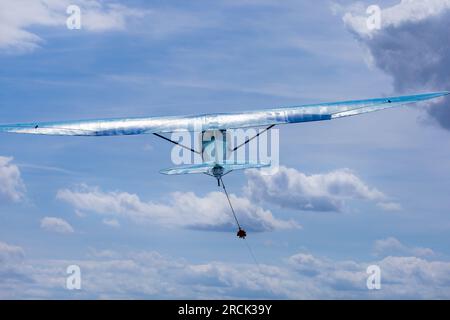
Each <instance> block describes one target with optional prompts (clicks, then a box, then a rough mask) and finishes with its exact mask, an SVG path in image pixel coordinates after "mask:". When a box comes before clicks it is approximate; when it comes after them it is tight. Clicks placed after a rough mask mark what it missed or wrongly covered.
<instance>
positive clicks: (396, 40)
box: [344, 0, 450, 129]
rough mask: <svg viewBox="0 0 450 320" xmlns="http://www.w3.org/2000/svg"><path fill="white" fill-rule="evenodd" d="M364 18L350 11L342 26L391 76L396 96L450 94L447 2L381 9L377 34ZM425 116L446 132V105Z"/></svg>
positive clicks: (449, 110) (449, 107)
mask: <svg viewBox="0 0 450 320" xmlns="http://www.w3.org/2000/svg"><path fill="white" fill-rule="evenodd" d="M366 17H367V16H366V15H365V14H363V13H361V12H353V13H352V12H349V13H347V14H346V15H345V16H344V22H345V24H346V25H347V27H348V29H349V30H350V31H351V32H352V33H353V34H354V35H355V37H356V39H357V40H358V41H359V42H360V43H361V44H362V45H363V46H364V47H366V48H367V49H368V52H369V54H370V56H371V61H372V62H373V64H374V65H375V66H376V67H378V68H380V69H381V70H383V71H384V72H386V73H387V74H388V75H390V76H392V79H393V83H394V88H395V90H396V91H397V92H398V93H405V94H407V93H411V92H424V91H443V90H450V46H449V45H448V43H449V42H450V36H449V32H448V21H449V20H450V1H448V0H413V1H406V0H403V1H401V3H399V4H397V5H394V6H392V7H388V8H385V9H383V10H382V15H381V18H382V20H381V21H382V25H381V30H374V31H371V30H368V29H367V27H366V24H365V21H366ZM427 113H428V115H429V116H430V117H431V119H433V120H434V121H435V122H437V123H438V124H439V125H440V126H442V127H443V128H446V129H450V100H449V99H448V98H445V99H442V100H441V101H440V102H437V103H434V104H431V105H429V106H428V108H427Z"/></svg>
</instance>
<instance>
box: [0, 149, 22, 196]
mask: <svg viewBox="0 0 450 320" xmlns="http://www.w3.org/2000/svg"><path fill="white" fill-rule="evenodd" d="M12 161H13V158H10V157H2V156H0V201H2V200H10V201H14V202H18V201H20V200H22V199H23V196H24V191H25V186H24V184H23V181H22V178H21V176H20V170H19V168H18V167H17V166H16V165H14V164H12Z"/></svg>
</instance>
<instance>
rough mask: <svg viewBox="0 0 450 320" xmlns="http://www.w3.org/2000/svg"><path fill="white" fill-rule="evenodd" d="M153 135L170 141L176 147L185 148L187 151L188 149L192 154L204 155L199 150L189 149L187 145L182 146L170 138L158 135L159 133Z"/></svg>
mask: <svg viewBox="0 0 450 320" xmlns="http://www.w3.org/2000/svg"><path fill="white" fill-rule="evenodd" d="M153 134H154V135H155V136H157V137H159V138H161V139H164V140H166V141H169V142H171V143H173V144H176V145H178V146H180V147H182V148H185V149H187V150H189V151H191V152H194V153H197V154H202V153H201V152H200V151H197V150H195V149H192V148H189V147H187V146H185V145H182V144H181V143H179V142H176V141H173V140H171V139H169V138H167V137H164V136H163V135H160V134H157V133H153Z"/></svg>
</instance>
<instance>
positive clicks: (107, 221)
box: [102, 218, 120, 228]
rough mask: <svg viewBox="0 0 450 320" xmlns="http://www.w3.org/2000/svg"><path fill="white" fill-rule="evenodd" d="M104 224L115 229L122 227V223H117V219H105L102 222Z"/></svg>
mask: <svg viewBox="0 0 450 320" xmlns="http://www.w3.org/2000/svg"><path fill="white" fill-rule="evenodd" d="M102 222H103V224H105V225H107V226H109V227H113V228H118V227H120V223H119V221H117V220H116V219H107V218H105V219H103V220H102Z"/></svg>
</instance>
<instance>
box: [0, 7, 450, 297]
mask: <svg viewBox="0 0 450 320" xmlns="http://www.w3.org/2000/svg"><path fill="white" fill-rule="evenodd" d="M47 2H48V1H45V0H41V1H35V2H34V4H33V5H31V4H30V3H31V2H29V3H27V1H24V3H23V4H20V3H19V4H17V2H15V1H2V3H1V4H0V8H1V9H2V13H1V15H4V17H6V18H4V19H2V20H3V22H0V37H1V38H0V66H1V68H0V122H1V123H18V122H28V121H33V122H34V121H53V120H78V119H89V118H98V117H101V118H106V117H122V116H123V117H129V116H161V115H184V114H196V113H205V112H223V111H240V110H249V109H258V108H268V107H276V106H284V105H298V104H302V103H311V102H327V101H337V100H348V99H359V98H372V97H378V96H384V95H387V94H402V93H416V92H418V93H419V92H423V91H430V90H448V89H449V86H446V84H450V81H449V80H448V75H447V74H448V70H449V68H450V64H448V59H444V58H442V56H447V55H446V51H445V50H447V51H448V48H445V47H444V48H442V47H440V46H442V44H441V43H442V42H445V41H441V42H439V41H436V39H431V40H430V41H427V39H422V38H420V37H422V36H423V35H422V34H417V33H414V32H413V31H410V30H415V28H417V23H419V24H422V26H424V27H429V28H432V30H434V31H435V34H437V36H436V37H438V36H439V35H440V36H441V38H442V39H445V37H448V34H447V33H444V31H442V33H441V34H440V33H439V32H440V31H441V30H444V29H445V28H446V27H445V23H444V21H445V19H444V18H443V17H446V16H448V15H449V11H450V4H448V3H447V2H446V1H441V2H440V4H439V6H438V10H436V11H437V12H438V17H435V16H433V15H432V14H429V15H427V14H424V16H420V17H419V18H417V17H416V16H414V15H415V14H417V11H414V10H409V9H411V8H410V7H409V6H412V7H413V6H414V4H415V3H417V2H414V1H412V2H411V3H410V4H407V3H406V4H405V3H403V4H401V5H398V2H397V1H379V5H380V7H381V8H382V9H383V12H385V13H387V15H386V27H385V28H382V29H381V30H380V31H379V33H377V34H374V35H366V34H364V32H361V30H360V29H358V28H359V27H358V24H357V22H358V20H357V18H358V17H364V16H365V13H364V11H365V10H364V9H365V8H366V7H367V6H368V5H369V4H372V3H366V2H360V3H359V4H355V3H353V2H352V1H335V2H329V1H319V2H311V1H308V2H306V1H305V2H302V1H283V2H280V1H272V0H262V1H252V0H247V1H215V2H211V1H190V2H188V1H171V2H160V1H126V2H125V1H123V2H122V3H121V2H120V1H114V2H112V1H104V2H100V1H94V0H93V1H87V0H84V1H72V2H70V3H77V4H79V5H80V7H81V8H82V19H83V17H84V15H87V17H88V18H86V20H85V21H86V24H85V25H84V24H82V26H83V27H82V29H81V30H68V29H67V28H66V27H65V18H66V14H65V5H66V4H65V3H64V1H63V2H62V3H63V4H64V5H63V4H61V5H49V6H43V4H45V3H47ZM422 2H425V3H427V5H429V7H430V8H432V7H433V6H437V4H436V3H437V2H436V1H432V0H430V1H422ZM49 3H50V2H49ZM27 4H28V6H27ZM68 4H69V2H68ZM40 6H42V7H40ZM43 7H45V8H46V9H45V10H44V9H42V8H43ZM5 8H7V10H3V9H5ZM13 8H16V9H17V10H12V9H13ZM392 8H394V9H392ZM8 9H11V10H8ZM46 10H47V11H46ZM422 11H423V10H422ZM349 13H351V15H349ZM343 17H345V18H344V19H343ZM396 19H397V20H396ZM439 19H441V20H439ZM82 21H83V20H82ZM396 23H397V24H396ZM445 30H446V29H445ZM408 31H410V32H412V33H411V37H414V36H415V37H416V38H415V39H414V38H413V39H414V40H416V41H417V42H421V43H425V44H427V47H426V48H425V49H423V48H422V49H420V50H419V49H417V51H415V50H414V49H415V48H418V47H419V46H418V45H415V44H414V41H413V43H412V44H411V41H410V40H411V38H410V37H409V38H408V37H405V38H406V39H407V40H408V41H406V40H405V42H402V41H403V39H400V40H399V43H397V44H395V46H394V49H392V47H390V46H392V43H391V42H390V41H389V39H390V38H389V37H390V35H395V34H396V32H403V34H405V33H407V32H408ZM21 32H26V33H27V35H26V36H23V33H21ZM30 35H31V36H30ZM411 46H412V47H411ZM395 50H398V52H397V51H395ZM422 50H425V51H426V52H431V53H434V54H435V55H436V56H433V55H431V54H430V55H431V58H430V57H424V55H423V52H424V51H422ZM393 51H394V52H396V53H398V54H396V55H390V54H389V53H390V52H393ZM407 52H412V53H411V55H410V56H409V59H412V55H413V54H414V53H416V54H417V60H411V61H414V65H412V64H407V63H405V62H404V58H403V55H402V54H406V53H407ZM439 53H440V54H442V56H439V55H438V54H439ZM441 58H442V59H441ZM389 59H391V60H389ZM395 59H397V60H395ZM420 59H426V60H425V61H426V62H427V61H433V63H429V64H426V68H425V67H424V69H423V70H422V69H420V68H419V67H417V66H418V65H424V64H423V63H420V62H421V60H420ZM427 59H428V60H427ZM395 66H398V67H395ZM413 67H414V70H415V72H416V73H415V74H413V75H414V77H413V76H412V75H411V74H410V73H408V72H407V71H408V70H409V69H410V68H413ZM417 68H419V69H417ZM416 69H417V70H416ZM443 70H444V71H445V72H443ZM402 74H405V77H404V79H405V80H402V79H403V78H402ZM435 74H436V76H434V75H435ZM420 77H423V78H420ZM413 79H414V80H413ZM437 107H440V108H445V107H448V99H447V101H446V102H445V101H444V102H441V103H440V104H439V105H433V106H426V105H419V106H414V107H408V108H401V109H396V110H389V111H384V112H379V113H374V114H367V115H363V116H360V117H351V118H347V119H342V120H336V121H329V122H324V123H305V124H300V125H288V126H285V127H282V128H280V140H281V145H280V162H281V164H282V165H283V166H284V168H283V170H286V172H288V173H286V172H285V171H283V172H285V173H286V176H283V177H281V178H283V179H284V180H282V181H285V182H289V181H291V182H292V184H294V185H302V186H303V187H301V188H300V187H291V188H289V187H288V186H287V185H286V186H285V187H281V188H280V189H275V193H274V194H272V196H271V197H269V196H267V195H265V196H264V197H263V198H258V196H257V195H255V192H256V191H255V190H257V189H258V188H255V187H254V185H255V183H256V182H258V181H259V183H261V181H260V180H258V179H259V176H258V175H257V174H256V173H247V174H244V173H233V174H231V175H228V176H227V179H226V182H227V187H228V188H229V190H230V191H231V193H233V194H234V195H236V197H239V199H237V198H236V201H237V202H239V203H240V205H238V214H239V209H240V210H242V211H245V210H247V211H245V212H248V217H250V218H248V219H249V220H248V221H249V222H252V221H253V220H252V219H253V218H251V217H252V213H255V212H256V214H257V217H258V219H261V212H263V211H264V212H266V213H267V212H269V211H270V212H269V214H271V215H272V217H273V218H274V219H275V220H276V221H284V222H286V221H291V222H292V221H293V224H294V223H295V224H297V225H300V226H301V228H287V229H283V228H278V227H273V226H272V227H270V228H267V229H264V230H259V231H263V232H256V233H255V232H253V233H250V234H249V243H250V245H251V246H252V249H253V251H254V253H255V256H256V257H257V260H258V262H259V264H260V266H259V268H257V267H256V266H255V264H254V262H253V260H252V258H251V256H250V255H249V252H248V251H247V248H246V246H245V244H244V243H243V242H242V241H241V240H239V239H237V238H236V237H235V235H234V232H235V231H234V229H233V228H232V229H229V230H226V232H224V231H223V230H222V231H219V230H217V229H216V228H215V226H214V221H215V219H216V218H217V219H218V220H220V218H221V214H223V215H225V214H229V213H228V211H227V210H226V209H224V208H226V206H223V203H222V202H220V201H225V199H224V198H222V200H217V199H219V198H215V197H216V196H217V195H215V194H214V193H212V194H211V192H219V191H220V190H219V189H217V186H216V184H215V182H214V181H213V180H212V179H210V178H208V177H206V176H180V177H166V176H162V175H160V174H159V173H158V171H159V170H160V169H162V168H166V167H169V166H171V162H170V151H171V148H172V146H171V145H169V144H167V143H165V142H164V141H162V140H159V139H158V138H156V137H154V136H145V135H144V136H132V137H116V138H108V137H105V138H83V137H46V136H27V135H23V136H21V135H10V134H3V135H0V146H1V149H0V262H1V266H0V297H2V298H10V297H16V298H30V297H44V298H68V299H70V298H78V297H86V298H103V297H113V298H116V297H126V298H204V297H217V298H230V297H234V298H361V297H364V298H369V299H371V298H408V297H414V298H442V297H446V298H448V297H450V271H449V270H450V268H449V266H450V261H449V255H450V251H449V247H450V246H449V242H450V238H449V234H450V233H449V231H450V216H449V212H450V203H449V201H448V190H449V187H450V164H449V162H448V159H449V156H450V142H449V139H448V138H449V131H448V130H447V127H446V123H448V122H446V121H444V120H445V119H448V118H445V117H447V116H448V113H447V114H446V113H439V112H443V111H441V109H436V108H437ZM436 110H438V111H436ZM436 114H438V116H436ZM442 119H444V120H442ZM436 120H437V121H436ZM441 120H442V121H441ZM281 178H280V179H281ZM315 179H318V181H319V182H317V181H316V180H315ZM324 181H325V182H324ZM326 181H329V182H326ZM316 182H317V183H318V184H319V186H318V188H319V189H320V191H323V192H325V191H327V190H328V189H327V188H331V187H335V188H337V189H336V190H337V191H336V190H335V191H331V192H328V191H327V192H328V193H326V194H325V195H324V196H323V198H321V199H320V201H330V200H333V201H334V200H336V201H339V202H340V203H342V206H341V207H340V209H339V210H335V211H331V212H322V211H320V210H315V209H314V208H313V209H312V210H306V211H305V210H304V209H302V208H300V207H299V206H296V205H286V199H284V198H283V197H281V196H279V195H281V194H283V192H285V193H286V194H287V195H289V196H292V197H294V198H295V199H298V198H301V199H303V200H304V201H307V202H314V201H319V200H317V199H314V197H313V196H312V190H311V188H313V187H316V185H315V183H316ZM252 183H253V184H252ZM327 183H328V184H327ZM260 185H261V186H263V188H264V190H269V189H270V188H273V186H274V180H270V179H269V180H268V181H266V182H265V184H260ZM249 190H250V191H249ZM324 190H325V191H324ZM374 190H376V191H378V192H380V193H382V194H383V195H384V197H385V199H384V200H386V201H389V202H390V203H391V204H395V205H394V206H393V207H391V208H386V207H384V208H383V207H382V206H380V201H378V200H379V199H376V197H371V196H370V194H371V192H373V191H374ZM176 192H177V194H176V195H175V196H174V195H173V194H174V193H176ZM183 197H184V198H185V199H188V200H189V199H190V200H192V201H196V203H197V204H198V208H200V207H201V208H202V209H201V210H203V211H202V213H204V212H205V211H206V214H207V215H209V216H210V217H212V218H207V220H208V219H209V220H208V221H209V222H210V223H211V226H210V227H209V228H207V229H208V230H206V231H205V230H198V228H186V225H185V224H183V223H182V222H180V221H183V220H184V219H186V221H190V220H189V219H191V218H192V217H191V216H190V211H189V210H192V211H195V209H196V207H195V206H194V207H188V208H187V209H186V208H184V207H183V205H178V206H177V205H174V204H173V203H174V201H176V199H177V198H183ZM184 198H183V199H184ZM118 199H119V200H118ZM216 200H217V201H216ZM219 202H220V203H219ZM130 208H131V209H130ZM205 208H206V209H205ZM201 210H199V211H201ZM261 210H263V211H261ZM129 211H133V212H132V213H131V212H129ZM148 211H152V212H153V211H154V212H160V211H161V212H163V213H164V212H168V213H170V216H171V218H170V219H168V220H167V219H164V218H161V219H143V220H140V219H139V215H140V214H142V215H144V216H146V215H147V214H148V213H149V212H148ZM245 212H244V213H242V212H241V214H242V215H244V216H245V215H246V214H247V213H245ZM196 214H197V213H196V212H192V216H194V217H195V216H196ZM45 218H47V219H45ZM48 218H51V219H50V220H49V219H48ZM53 218H57V219H56V220H55V219H53ZM52 219H53V220H52ZM192 219H193V218H192ZM45 221H47V223H45ZM255 221H256V222H258V221H259V220H258V221H257V220H255ZM111 224H113V225H112V226H111ZM293 224H292V225H293ZM69 264H78V265H80V266H81V268H82V274H83V289H82V290H81V291H77V292H74V291H68V290H66V289H65V288H64V284H65V277H66V274H65V270H66V267H67V266H68V265H69ZM369 264H377V265H380V266H381V269H382V272H383V273H382V274H383V275H385V277H384V278H382V283H385V285H383V287H382V290H380V291H376V292H374V291H368V290H367V289H366V287H365V286H366V277H367V275H366V267H367V265H369ZM383 270H385V272H384V271H383ZM383 281H385V282H383Z"/></svg>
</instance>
